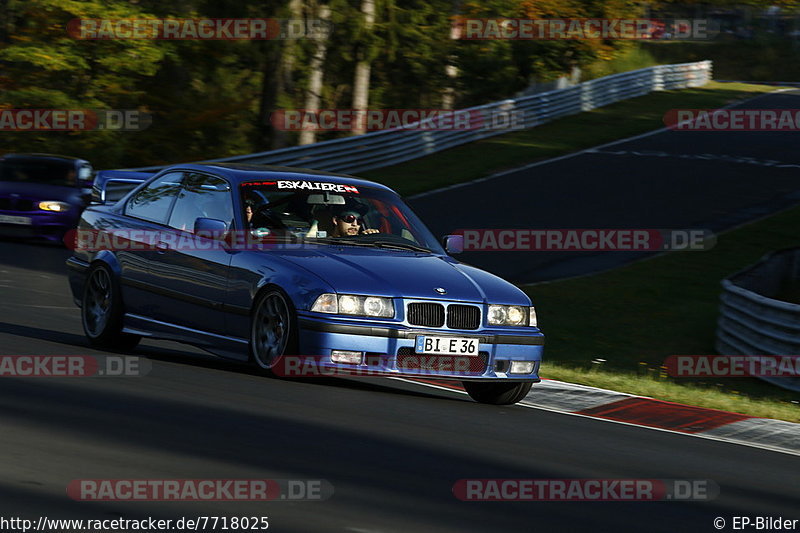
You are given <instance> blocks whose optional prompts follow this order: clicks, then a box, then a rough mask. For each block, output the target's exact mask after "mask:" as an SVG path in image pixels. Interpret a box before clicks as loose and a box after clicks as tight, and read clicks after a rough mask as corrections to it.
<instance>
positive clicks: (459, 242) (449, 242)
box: [442, 235, 464, 254]
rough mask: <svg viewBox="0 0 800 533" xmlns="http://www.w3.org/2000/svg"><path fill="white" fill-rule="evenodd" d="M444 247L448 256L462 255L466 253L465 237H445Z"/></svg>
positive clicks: (443, 238)
mask: <svg viewBox="0 0 800 533" xmlns="http://www.w3.org/2000/svg"><path fill="white" fill-rule="evenodd" d="M442 246H443V247H444V250H445V252H447V253H448V254H460V253H461V252H463V251H464V236H463V235H445V236H444V237H442Z"/></svg>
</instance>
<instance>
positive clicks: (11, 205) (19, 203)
mask: <svg viewBox="0 0 800 533" xmlns="http://www.w3.org/2000/svg"><path fill="white" fill-rule="evenodd" d="M33 207H34V201H33V200H24V199H23V200H18V199H16V198H8V197H3V198H0V209H2V210H4V211H33Z"/></svg>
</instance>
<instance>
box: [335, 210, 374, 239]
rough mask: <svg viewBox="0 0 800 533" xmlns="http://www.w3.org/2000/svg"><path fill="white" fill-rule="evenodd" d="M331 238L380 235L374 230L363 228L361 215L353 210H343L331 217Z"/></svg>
mask: <svg viewBox="0 0 800 533" xmlns="http://www.w3.org/2000/svg"><path fill="white" fill-rule="evenodd" d="M332 220H333V231H332V232H331V236H332V237H348V236H352V235H369V234H371V233H380V232H379V231H378V230H376V229H371V228H365V227H363V225H364V218H363V215H362V214H361V213H359V212H358V211H355V210H354V209H344V210H342V211H339V212H338V213H337V214H335V215H334V216H333V219H332Z"/></svg>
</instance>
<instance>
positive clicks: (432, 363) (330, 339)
mask: <svg viewBox="0 0 800 533" xmlns="http://www.w3.org/2000/svg"><path fill="white" fill-rule="evenodd" d="M337 318H338V317H337ZM298 326H299V331H300V335H299V353H300V354H302V355H300V356H298V357H299V358H301V359H295V360H292V359H291V358H290V359H288V360H286V361H284V363H283V367H282V370H283V371H284V372H283V373H285V375H287V376H291V375H296V377H302V376H303V375H306V376H308V375H316V374H318V375H321V376H325V375H348V374H355V375H366V376H371V375H375V376H398V377H400V376H407V377H435V378H439V379H457V380H462V381H463V380H468V381H473V380H474V381H484V380H494V381H500V380H503V381H506V380H513V381H531V382H538V381H540V379H539V364H540V362H541V359H542V352H543V349H544V335H543V334H542V333H541V332H540V331H539V330H538V329H537V328H525V329H522V328H505V329H479V330H474V331H472V330H470V331H461V330H458V331H457V330H441V329H433V328H419V327H409V326H406V325H402V324H396V323H395V324H389V323H375V324H369V323H364V322H358V321H349V320H347V319H343V320H339V319H332V320H324V319H320V318H318V317H312V316H302V315H301V316H300V317H299V321H298ZM418 335H433V336H445V337H448V336H449V337H471V338H474V337H477V338H479V355H478V356H440V355H422V354H416V353H415V351H414V348H415V344H416V337H417V336H418ZM333 350H342V351H353V352H362V354H363V357H362V360H361V363H360V364H352V363H336V362H333V361H332V360H331V352H332V351H333ZM511 361H531V362H533V371H532V372H531V373H528V374H511V373H509V370H510V363H511Z"/></svg>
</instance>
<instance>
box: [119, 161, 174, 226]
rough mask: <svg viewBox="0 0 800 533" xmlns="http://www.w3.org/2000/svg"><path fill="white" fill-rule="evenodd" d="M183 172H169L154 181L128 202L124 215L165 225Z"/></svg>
mask: <svg viewBox="0 0 800 533" xmlns="http://www.w3.org/2000/svg"><path fill="white" fill-rule="evenodd" d="M182 181H183V172H170V173H169V174H164V175H163V176H161V177H160V178H158V179H156V180H155V181H154V182H152V183H151V184H150V185H148V186H147V187H145V188H144V189H142V190H140V191H139V192H137V193H136V194H135V195H133V197H132V198H131V199H130V200H128V205H126V206H125V214H126V215H128V216H132V217H136V218H143V219H145V220H150V221H152V222H157V223H159V224H166V222H167V218H168V217H169V210H170V208H171V207H172V202H173V201H174V200H175V197H176V196H177V195H178V192H179V191H180V190H181V182H182Z"/></svg>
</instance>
